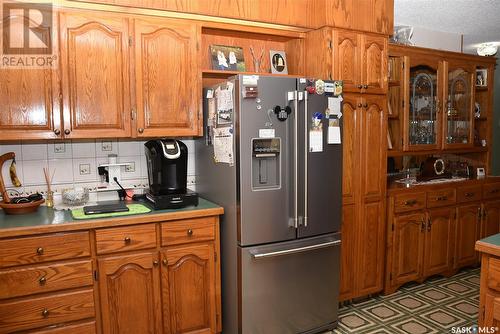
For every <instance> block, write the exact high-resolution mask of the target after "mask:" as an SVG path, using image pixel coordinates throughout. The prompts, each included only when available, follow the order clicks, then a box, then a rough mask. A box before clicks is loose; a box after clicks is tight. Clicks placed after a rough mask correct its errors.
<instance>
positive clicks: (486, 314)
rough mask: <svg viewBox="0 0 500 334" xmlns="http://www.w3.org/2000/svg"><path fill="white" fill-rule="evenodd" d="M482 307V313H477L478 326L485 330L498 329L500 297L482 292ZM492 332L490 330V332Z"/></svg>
mask: <svg viewBox="0 0 500 334" xmlns="http://www.w3.org/2000/svg"><path fill="white" fill-rule="evenodd" d="M483 307H484V310H483V312H479V318H480V319H479V325H480V326H482V327H486V328H498V327H500V296H498V295H495V294H492V293H488V292H484V306H483ZM481 316H482V317H483V319H481ZM494 331H495V330H492V332H494Z"/></svg>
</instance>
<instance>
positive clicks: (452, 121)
mask: <svg viewBox="0 0 500 334" xmlns="http://www.w3.org/2000/svg"><path fill="white" fill-rule="evenodd" d="M472 83H473V74H472V71H470V70H469V71H468V70H466V69H463V68H451V67H450V68H449V70H448V86H447V87H446V88H447V92H446V94H445V96H446V97H447V100H446V105H445V112H446V114H445V121H446V124H445V129H444V131H445V138H444V143H445V147H457V146H471V145H472V96H473V94H472Z"/></svg>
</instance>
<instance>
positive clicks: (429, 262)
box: [424, 208, 455, 277]
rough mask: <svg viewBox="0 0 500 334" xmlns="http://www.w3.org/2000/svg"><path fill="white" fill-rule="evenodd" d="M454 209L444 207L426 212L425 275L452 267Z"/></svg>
mask: <svg viewBox="0 0 500 334" xmlns="http://www.w3.org/2000/svg"><path fill="white" fill-rule="evenodd" d="M454 211H455V208H444V209H434V210H430V211H429V212H428V219H427V226H426V229H427V233H426V235H425V251H424V276H425V277H428V276H431V275H434V274H438V273H442V272H444V271H446V270H449V269H451V268H452V245H453V239H454V236H455V233H454V229H453V227H454V224H453V222H454V216H455V213H454Z"/></svg>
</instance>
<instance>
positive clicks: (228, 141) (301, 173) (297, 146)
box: [195, 75, 342, 334]
mask: <svg viewBox="0 0 500 334" xmlns="http://www.w3.org/2000/svg"><path fill="white" fill-rule="evenodd" d="M341 92H342V82H339V81H322V80H308V79H303V78H292V77H277V76H248V75H237V76H235V77H232V78H230V79H229V80H228V81H225V82H222V83H220V84H217V85H215V86H214V87H211V88H209V89H205V91H204V137H203V138H200V139H198V140H196V147H195V149H196V154H195V156H196V190H197V192H198V193H199V194H200V195H201V196H203V197H205V198H207V199H209V200H211V201H214V202H216V203H218V204H219V205H221V206H223V207H224V210H225V211H224V215H223V217H222V219H221V254H220V255H221V261H222V262H221V267H222V269H221V271H222V328H223V333H227V334H235V333H242V334H258V333H263V334H264V333H266V334H268V333H271V334H281V333H321V332H323V331H325V330H329V329H332V328H334V327H336V324H337V311H338V285H339V255H340V254H339V253H340V242H341V238H340V233H339V230H340V222H341V207H342V206H341V201H342V189H341V185H342V182H341V176H342V144H341V143H340V138H341V124H342V118H341V117H342V114H341V106H342V104H341V101H342V96H341Z"/></svg>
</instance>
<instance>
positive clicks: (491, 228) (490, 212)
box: [481, 201, 500, 238]
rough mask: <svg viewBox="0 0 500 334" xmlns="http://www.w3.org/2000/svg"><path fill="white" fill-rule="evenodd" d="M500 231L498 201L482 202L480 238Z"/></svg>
mask: <svg viewBox="0 0 500 334" xmlns="http://www.w3.org/2000/svg"><path fill="white" fill-rule="evenodd" d="M499 231H500V201H496V202H486V203H484V204H483V222H482V230H481V238H486V237H488V236H490V235H493V234H497V233H498V232H499Z"/></svg>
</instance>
